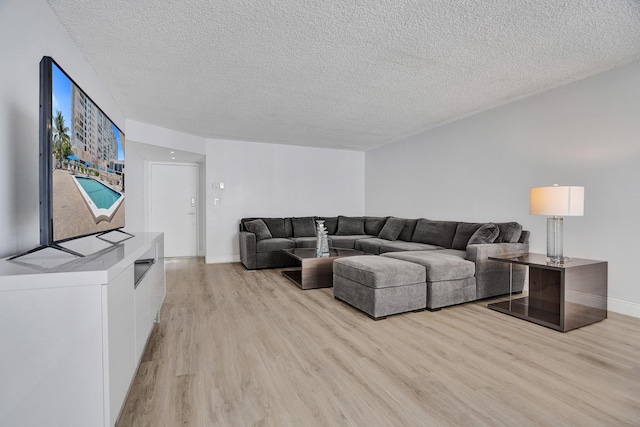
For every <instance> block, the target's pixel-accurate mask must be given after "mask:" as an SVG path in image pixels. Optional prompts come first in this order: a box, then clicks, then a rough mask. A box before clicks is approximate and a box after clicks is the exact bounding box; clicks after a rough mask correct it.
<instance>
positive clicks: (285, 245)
mask: <svg viewBox="0 0 640 427" xmlns="http://www.w3.org/2000/svg"><path fill="white" fill-rule="evenodd" d="M295 246H296V244H295V242H294V241H293V240H290V239H281V238H273V239H265V240H260V241H259V242H257V243H256V252H277V251H281V250H282V249H293V248H295Z"/></svg>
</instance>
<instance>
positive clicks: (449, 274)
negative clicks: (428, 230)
mask: <svg viewBox="0 0 640 427" xmlns="http://www.w3.org/2000/svg"><path fill="white" fill-rule="evenodd" d="M380 257H381V258H390V259H395V260H402V261H407V262H412V263H415V264H419V265H422V266H424V268H425V269H426V273H427V309H429V310H438V309H440V308H441V307H446V306H449V305H454V304H461V303H463V302H468V301H473V300H475V299H476V277H475V274H476V264H475V263H474V262H473V261H469V260H466V259H464V258H463V257H461V256H457V255H450V254H445V253H442V252H440V251H437V250H436V251H411V252H387V253H384V254H382V255H381V256H380Z"/></svg>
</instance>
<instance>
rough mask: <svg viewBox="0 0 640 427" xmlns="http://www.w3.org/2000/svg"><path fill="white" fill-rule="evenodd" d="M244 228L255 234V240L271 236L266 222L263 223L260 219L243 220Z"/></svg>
mask: <svg viewBox="0 0 640 427" xmlns="http://www.w3.org/2000/svg"><path fill="white" fill-rule="evenodd" d="M283 224H284V223H283ZM244 228H246V229H247V231H248V232H249V233H253V234H255V235H256V240H264V239H271V238H272V237H273V236H272V235H271V232H270V231H269V228H268V227H267V224H265V223H264V221H263V220H261V219H254V220H253V221H247V222H245V223H244Z"/></svg>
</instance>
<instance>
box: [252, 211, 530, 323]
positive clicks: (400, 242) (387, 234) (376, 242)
mask: <svg viewBox="0 0 640 427" xmlns="http://www.w3.org/2000/svg"><path fill="white" fill-rule="evenodd" d="M316 219H323V220H324V221H325V226H326V227H327V230H328V234H329V246H331V247H337V248H351V249H358V250H361V251H364V252H366V253H368V254H373V255H381V256H383V257H385V258H393V259H396V260H400V261H404V262H410V263H413V264H418V265H421V266H423V267H424V268H425V269H426V284H427V285H426V286H427V303H426V308H429V309H438V308H441V307H445V306H448V305H453V304H460V303H463V302H468V301H473V300H477V299H484V298H489V297H495V296H499V295H504V294H507V293H509V289H510V281H509V277H510V275H509V265H508V264H506V263H501V262H496V261H491V260H489V259H488V258H489V257H490V256H507V255H509V256H516V255H520V254H524V253H527V252H528V251H529V231H526V230H522V226H521V225H520V224H518V223H516V222H506V223H495V224H494V223H486V224H485V223H467V222H456V221H433V220H428V219H425V218H419V219H406V218H395V217H369V216H365V217H347V216H338V217H302V218H243V219H242V220H241V221H240V233H239V243H240V260H241V262H242V264H244V266H245V267H246V268H247V269H250V270H253V269H262V268H277V267H290V266H295V260H294V259H293V258H291V257H289V256H287V255H286V254H284V253H283V252H282V249H291V248H296V247H315V245H316V237H315V220H316ZM357 258H358V257H348V258H343V259H342V260H348V259H351V260H350V261H349V263H353V262H359V261H358V259H357ZM375 262H376V261H375V259H372V260H368V261H366V263H367V264H369V265H371V264H372V263H375ZM334 273H335V269H334ZM511 273H512V276H511V277H512V279H511V286H512V291H513V292H521V291H522V289H523V287H524V282H525V274H526V267H524V266H517V265H514V266H513V270H512V272H511ZM345 280H346V281H349V280H350V279H345ZM334 285H335V283H334ZM370 315H371V314H370ZM372 317H376V316H374V315H372Z"/></svg>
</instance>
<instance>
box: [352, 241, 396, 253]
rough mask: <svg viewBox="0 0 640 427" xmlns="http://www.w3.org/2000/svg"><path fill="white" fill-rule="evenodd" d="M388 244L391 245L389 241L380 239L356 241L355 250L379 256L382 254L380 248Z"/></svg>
mask: <svg viewBox="0 0 640 427" xmlns="http://www.w3.org/2000/svg"><path fill="white" fill-rule="evenodd" d="M387 243H389V241H388V240H385V239H380V238H378V237H370V238H365V239H358V240H356V244H355V249H357V250H359V251H364V252H368V253H370V254H374V255H378V254H380V248H381V247H382V245H385V244H387Z"/></svg>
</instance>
